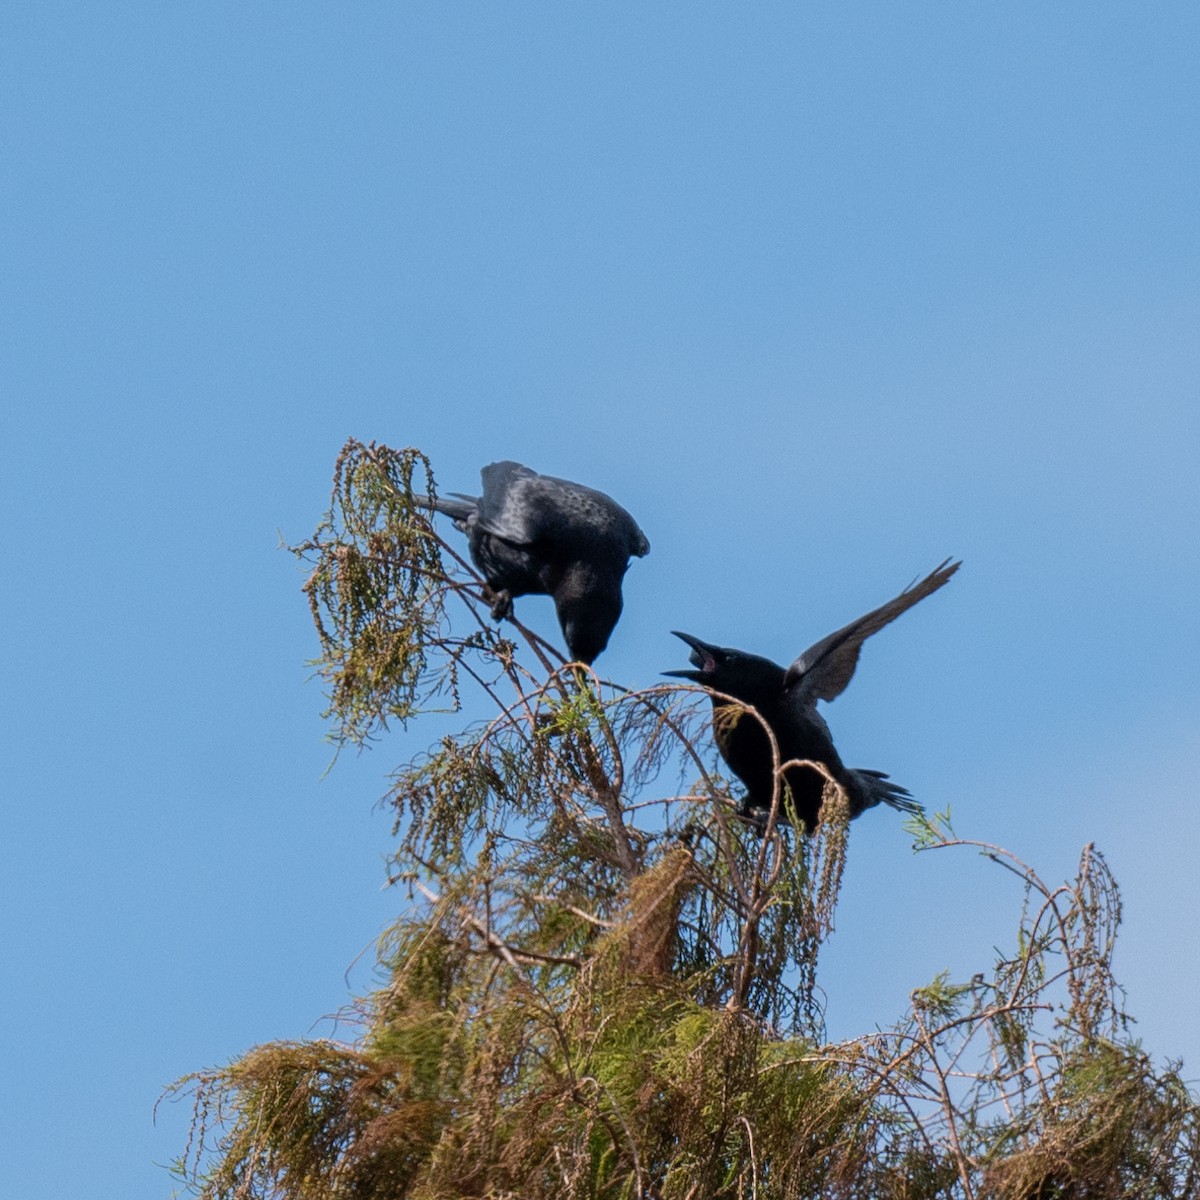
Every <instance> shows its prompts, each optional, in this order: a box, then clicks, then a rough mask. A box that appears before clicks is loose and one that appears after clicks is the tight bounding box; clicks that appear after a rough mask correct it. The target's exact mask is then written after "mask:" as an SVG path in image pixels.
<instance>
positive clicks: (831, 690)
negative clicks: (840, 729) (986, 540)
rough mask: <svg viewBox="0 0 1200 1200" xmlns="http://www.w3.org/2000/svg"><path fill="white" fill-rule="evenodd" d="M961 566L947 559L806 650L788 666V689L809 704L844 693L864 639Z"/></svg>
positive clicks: (786, 685) (944, 581)
mask: <svg viewBox="0 0 1200 1200" xmlns="http://www.w3.org/2000/svg"><path fill="white" fill-rule="evenodd" d="M959 565H960V564H959V563H956V562H955V563H952V562H951V561H950V560H949V559H946V561H945V562H943V563H941V564H940V565H939V566H937V567H935V568H934V569H933V570H932V571H931V572H930V573H929V574H928V575H926V576H925V578H924V579H922V580H921V581H920V582H919V583H914V584H911V585H910V586H909V587H907V588H905V590H904V591H902V592H901V593H900V595H898V596H897V597H896V598H895V599H894V600H889V601H888V603H887V604H884V605H881V606H880V607H879V608H877V609H875V610H874V611H873V612H869V613H867V615H866V616H864V617H859V618H858V620H857V621H852V622H851V623H850V624H849V625H847V626H846V627H845V628H844V629H839V630H838V631H837V632H836V633H831V634H830V635H829V636H828V637H826V638H822V639H821V640H820V641H819V642H817V643H816V645H814V646H810V647H809V648H808V649H807V650H805V652H804V653H803V654H802V655H800V657H799V658H798V659H796V661H795V662H794V663H792V665H791V666H790V667H788V669H787V674H786V675H785V676H784V680H783V686H784V690H785V691H786V692H788V693H789V696H791V697H792V699H793V703H796V702H799V703H801V704H804V705H809V704H814V703H815V702H816V701H817V700H832V699H834V698H835V697H836V696H840V695H841V694H842V692H844V691H845V690H846V685H847V684H848V683H849V682H850V680H851V678H852V677H853V675H854V668H855V667H856V666H857V665H858V655H859V651H860V650H861V649H862V644H863V642H865V641H866V640H867V638H869V637H870V636H871V634H873V633H878V632H879V630H881V629H882V628H883V627H884V626H885V625H888V624H890V623H891V622H892V621H894V620H895V619H896V618H897V617H898V616H899V615H900V614H901V613H902V612H905V611H906V610H907V609H910V608H912V606H913V605H914V604H916V603H917V602H918V601H919V600H924V599H925V597H926V596H928V595H930V594H931V593H933V592H936V591H937V590H938V588H940V587H942V586H943V585H944V584H946V583H947V582H948V581H949V579H950V577H951V576H952V575H953V574H954V572H955V571H957V570H958V568H959Z"/></svg>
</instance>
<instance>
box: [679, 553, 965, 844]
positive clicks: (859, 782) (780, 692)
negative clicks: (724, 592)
mask: <svg viewBox="0 0 1200 1200" xmlns="http://www.w3.org/2000/svg"><path fill="white" fill-rule="evenodd" d="M958 568H959V564H958V563H956V562H951V561H950V560H949V559H946V561H945V562H944V563H942V564H941V566H939V567H937V568H935V569H934V570H933V571H932V572H931V573H930V574H929V575H927V576H926V577H925V578H924V579H922V580H921V581H920V582H919V583H915V584H913V585H912V586H910V587H908V588H906V589H905V590H904V591H903V592H901V593H900V595H898V596H897V597H896V598H895V599H894V600H891V601H889V602H888V603H887V604H885V605H883V606H882V607H881V608H877V609H875V611H874V612H869V613H867V615H866V616H865V617H859V619H858V620H857V621H853V622H851V623H850V624H849V625H847V626H846V627H845V628H844V629H839V630H838V631H837V632H836V633H831V634H830V635H829V636H828V637H827V638H822V640H821V641H819V642H817V644H816V645H815V646H810V647H809V648H808V649H807V650H805V652H804V653H803V654H802V655H800V657H799V658H798V659H796V661H795V662H794V663H792V665H791V666H790V667H788V668H787V669H786V670H785V669H784V668H783V667H781V666H780V665H779V664H778V663H773V662H771V660H770V659H767V658H760V657H759V656H758V655H756V654H746V653H745V652H744V651H741V650H729V649H724V648H722V647H720V646H710V645H709V644H708V643H707V642H702V641H701V640H700V639H699V638H697V637H692V636H691V634H688V633H679V632H677V631H676V632H675V636H676V637H678V638H682V639H683V640H684V641H685V642H687V644H688V645H689V646H691V648H692V653H691V656H690V661H691V663H692V665H693V666H694V667H695V668H696V670H694V671H667V672H665V674H667V675H676V676H679V677H680V678H682V679H691V680H694V681H695V682H696V683H702V684H704V685H705V687H709V688H712V689H713V691H715V692H723V693H725V694H726V695H727V696H732V697H734V698H735V699H736V700H740V701H741V702H742V703H743V704H746V705H750V706H751V707H753V708H754V709H756V710H757V711H758V713H759V714H760V715H761V717H762V719H763V720H764V721H765V722H766V723H767V724H768V725H769V726H770V728H771V731H772V732H773V733H774V735H775V740H776V742H777V743H778V745H779V761H780V763H781V764H783V763H786V762H790V761H791V760H793V759H808V760H810V761H813V762H819V763H822V764H824V766H825V767H826V769H827V770H828V771H829V773H830V774H831V775H832V776H833V777H834V779H836V780H837V781H838V783H839V784H840V785H841V787H842V789H843V790H844V791H845V792H846V795H847V796H848V797H849V799H850V816H851V817H852V818H853V817H857V816H858V815H859V814H860V813H863V812H865V811H866V810H867V809H868V808H873V807H874V806H875V805H876V804H879V803H880V802H881V801H882V802H883V803H884V804H890V805H891V806H892V808H896V809H899V810H900V811H901V812H920V811H921V807H920V805H919V804H917V802H916V801H915V800H913V798H912V797H911V796H910V795H909V793H908V792H907V791H906V790H905V789H904V788H902V787H900V786H899V785H897V784H894V783H892V782H891V781H890V780H889V779H888V777H887V776H886V775H883V774H881V773H880V772H878V771H866V770H854V769H852V768H850V767H845V766H843V765H842V760H841V759H840V758H839V757H838V752H837V750H836V749H834V745H833V738H832V737H831V736H830V733H829V726H828V725H826V724H825V721H824V719H823V718H822V716H821V714H820V713H819V712H817V701H818V700H832V699H834V697H836V696H840V695H841V694H842V692H843V691H845V689H846V685H847V684H848V683H849V682H850V678H851V676H852V675H853V674H854V668H855V666H856V665H857V663H858V652H859V650H860V649H861V648H862V644H863V642H864V641H866V639H867V638H869V637H870V636H871V634H873V633H878V632H879V630H881V629H882V628H883V627H884V626H885V625H887V624H888V623H889V622H891V621H894V620H895V619H896V618H897V617H898V616H899V615H900V614H901V613H902V612H904V611H905V610H906V609H909V608H912V606H913V605H914V604H916V603H917V601H918V600H923V599H924V598H925V597H926V596H928V595H930V594H931V593H933V592H936V591H937V590H938V588H940V587H942V586H943V584H945V583H946V582H948V581H949V579H950V576H951V575H953V574H954V572H955V571H957V570H958ZM712 703H713V716H714V721H713V733H714V736H715V738H716V742H717V749H718V750H720V752H721V757H722V758H723V759H724V760H725V762H726V763H728V765H729V768H730V770H731V771H733V773H734V774H735V775H736V776H737V777H738V778H739V779H740V780H741V781H742V782H743V783H744V784H745V785H746V795H745V796H744V797H743V798H742V799H741V800H740V801H739V802H738V814H739V816H742V817H746V818H747V819H749V820H750V821H752V822H753V823H756V824H761V823H762V821H763V820H764V819H765V818H766V815H767V813H768V812H769V811H770V808H771V797H772V795H773V794H774V789H775V775H774V771H773V763H772V757H771V744H770V742H769V740H768V739H767V735H766V732H765V731H764V729H763V727H762V725H761V724H760V723H759V721H758V720H757V719H756V718H755V717H753V716H751V715H750V714H748V713H745V712H741V713H739V712H738V711H737V706H736V705H732V704H731V702H730V701H729V700H727V699H725V698H723V697H722V696H713V697H712ZM784 778H785V780H786V781H787V785H788V788H789V789H790V791H791V803H792V805H793V807H794V809H795V816H796V818H797V819H799V820H800V821H803V822H804V826H805V829H806V830H807V831H808V832H810V833H811V832H812V830H813V829H814V828H815V827H816V824H817V821H818V819H819V814H820V809H821V791H822V788H823V786H824V779H823V778H822V777H821V775H820V774H819V773H818V772H816V771H814V770H813V769H812V768H811V767H793V768H791V769H790V770H788V771H785V772H784ZM779 811H780V819H781V820H788V819H789V814H788V812H787V811H786V809H785V808H784V807H783V806H781V808H780V810H779Z"/></svg>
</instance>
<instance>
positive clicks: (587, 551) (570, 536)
mask: <svg viewBox="0 0 1200 1200" xmlns="http://www.w3.org/2000/svg"><path fill="white" fill-rule="evenodd" d="M480 475H481V476H482V478H483V493H482V495H479V496H465V495H462V494H461V493H457V492H456V493H453V498H449V499H446V498H441V497H439V498H438V499H437V500H436V501H433V502H432V506H433V507H434V508H436V509H437V511H438V512H441V513H445V514H446V515H447V516H450V517H452V518H453V519H454V524H455V525H456V526H457V527H458V528H459V529H461V530H462V531H463V533H465V534H466V535H467V543H468V545H469V547H470V550H471V558H472V560H473V561H474V563H475V565H476V566H477V567H478V568H479V570H480V572H481V573H482V575H483V577H484V579H485V580H487V585H488V587H489V589H490V590H491V592H492V598H493V603H492V616H493V617H495V619H496V620H498V621H499V620H501V619H503V618H504V617H507V616H509V615H511V613H512V602H513V599H514V597H516V596H526V595H531V594H534V595H548V596H552V597H553V598H554V607H555V610H556V611H557V613H558V622H559V625H561V627H562V631H563V637H564V638H565V639H566V642H567V649H568V650H569V651H570V654H571V658H572V659H573V660H574V661H576V662H582V663H588V664H590V663H592V662H593V661H594V660H595V658H596V657H597V655H599V654H600V652H601V651H602V650H603V649H604V647H605V646H607V645H608V639H609V636H610V635H611V633H612V631H613V627H614V626H615V625H616V623H617V619H618V618H619V617H620V615H621V608H622V603H623V601H622V596H621V583H622V580H623V579H624V578H625V572H626V570H627V569H628V567H629V560H630V558H631V557H637V558H641V557H642V556H643V555H646V554H648V553H649V552H650V543H649V542H648V541H647V540H646V535H645V534H644V533H642V531H641V530H640V529H639V528H638V525H637V522H636V521H635V520H634V519H633V518H632V517H631V516H630V515H629V513H627V512H626V511H625V510H624V509H623V508H622V507H621V506H620V505H619V504H618V503H617V502H616V501H615V500H613V499H612V498H611V497H609V496H606V495H605V494H604V493H603V492H598V491H595V490H594V489H592V488H589V487H584V486H583V485H582V484H579V483H571V482H570V481H569V480H566V479H555V478H554V477H553V476H552V475H539V474H538V473H537V472H536V471H531V470H530V469H529V468H528V467H523V466H522V465H521V464H520V463H516V462H497V463H491V464H490V465H489V466H486V467H484V468H483V470H482V471H481V472H480ZM415 499H416V500H417V502H418V503H425V504H430V503H431V501H430V500H429V497H427V496H417V497H415Z"/></svg>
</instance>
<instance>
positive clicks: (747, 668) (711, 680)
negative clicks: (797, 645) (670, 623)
mask: <svg viewBox="0 0 1200 1200" xmlns="http://www.w3.org/2000/svg"><path fill="white" fill-rule="evenodd" d="M671 632H672V633H674V634H675V636H676V637H677V638H679V639H680V640H681V641H684V642H687V644H688V645H689V646H691V648H692V652H691V654H690V655H688V659H689V661H690V662H691V664H692V666H693V667H695V670H694V671H664V672H663V674H664V675H671V676H674V677H675V678H676V679H690V680H691V681H692V682H693V683H701V684H703V685H704V686H705V687H710V688H712V689H713V690H714V691H718V692H726V693H727V694H728V695H730V696H736V697H737V698H738V699H739V700H745V701H747V702H748V703H750V704H759V703H762V702H764V701H765V700H767V699H768V698H771V697H773V696H774V694H775V693H776V692H781V691H782V690H783V668H782V667H781V666H779V665H778V664H777V663H773V662H772V661H771V660H770V659H769V658H760V657H759V656H758V655H757V654H747V653H746V652H745V651H744V650H731V649H729V648H728V647H726V646H714V645H712V644H711V643H709V642H702V641H701V640H700V639H699V638H698V637H693V636H692V635H691V634H690V633H680V632H679V630H677V629H673V630H672V631H671Z"/></svg>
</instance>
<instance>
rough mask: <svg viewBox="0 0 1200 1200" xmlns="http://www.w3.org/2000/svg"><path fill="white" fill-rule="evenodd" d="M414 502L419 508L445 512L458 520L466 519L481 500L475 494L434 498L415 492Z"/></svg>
mask: <svg viewBox="0 0 1200 1200" xmlns="http://www.w3.org/2000/svg"><path fill="white" fill-rule="evenodd" d="M456 494H457V493H456ZM413 503H414V504H416V505H417V506H418V507H419V508H432V509H434V510H435V511H436V512H440V513H445V514H446V516H448V517H452V518H453V519H454V520H456V521H465V520H466V519H467V518H468V517H469V516H470V515H471V514H472V513H473V512H474V511H475V506H476V505H477V504H478V503H479V501H478V500H476V499H475V497H473V496H461V497H459V498H458V499H453V500H452V499H448V498H447V497H445V496H439V497H438V498H437V499H436V500H434V499H433V498H432V497H430V496H421V495H418V494H417V493H416V492H414V493H413Z"/></svg>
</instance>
